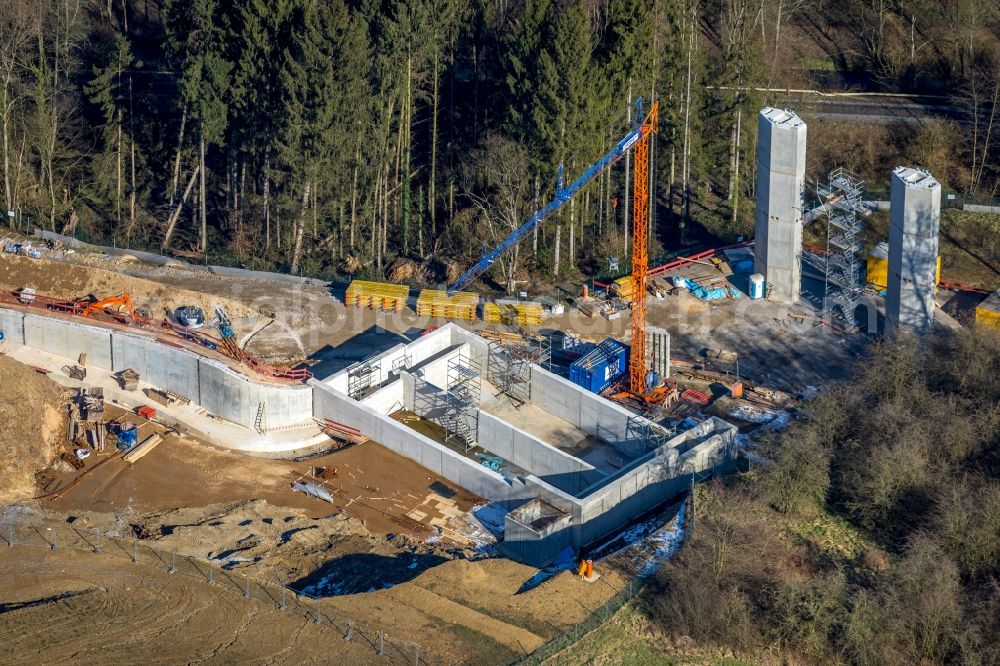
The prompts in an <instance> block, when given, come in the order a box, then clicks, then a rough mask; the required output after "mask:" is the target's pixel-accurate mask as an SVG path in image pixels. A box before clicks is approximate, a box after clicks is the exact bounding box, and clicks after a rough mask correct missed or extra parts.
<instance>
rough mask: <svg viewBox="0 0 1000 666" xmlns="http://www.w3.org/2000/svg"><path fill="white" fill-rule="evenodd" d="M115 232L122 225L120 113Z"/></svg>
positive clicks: (117, 145)
mask: <svg viewBox="0 0 1000 666" xmlns="http://www.w3.org/2000/svg"><path fill="white" fill-rule="evenodd" d="M115 146H116V147H115V231H116V232H117V231H118V230H119V229H120V228H121V224H122V187H123V185H122V161H123V160H122V112H121V110H120V109H119V111H118V128H117V132H116V134H115Z"/></svg>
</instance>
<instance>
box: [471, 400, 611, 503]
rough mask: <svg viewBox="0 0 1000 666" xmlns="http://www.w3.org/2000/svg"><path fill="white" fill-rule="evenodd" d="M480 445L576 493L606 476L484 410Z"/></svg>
mask: <svg viewBox="0 0 1000 666" xmlns="http://www.w3.org/2000/svg"><path fill="white" fill-rule="evenodd" d="M479 445H480V446H482V447H483V448H484V449H486V450H487V451H489V452H491V453H493V454H494V455H498V456H500V457H501V458H504V459H505V460H509V461H510V462H512V463H513V464H515V465H517V466H518V467H521V468H523V469H526V470H531V472H532V474H533V475H534V476H537V477H538V478H540V479H541V480H543V481H546V482H547V483H549V484H551V485H553V486H555V487H556V488H559V489H561V490H563V491H565V492H567V493H570V494H572V495H576V494H577V493H579V492H580V491H581V490H583V489H584V488H586V487H588V486H590V485H592V484H593V483H596V482H597V481H600V480H601V479H602V478H604V474H603V473H602V472H600V471H599V470H597V469H596V468H595V467H594V466H593V465H590V464H589V463H587V462H585V461H583V460H580V459H579V458H576V457H574V456H571V455H569V454H568V453H564V452H563V451H560V450H559V449H557V448H555V447H553V446H550V445H549V444H546V443H545V442H543V441H541V440H540V439H538V438H536V437H534V436H533V435H530V434H529V433H526V432H525V431H523V430H520V429H518V428H515V427H514V426H512V425H510V424H509V423H507V422H505V421H502V420H501V419H498V418H497V417H495V416H493V415H492V414H487V413H486V412H482V411H481V412H479Z"/></svg>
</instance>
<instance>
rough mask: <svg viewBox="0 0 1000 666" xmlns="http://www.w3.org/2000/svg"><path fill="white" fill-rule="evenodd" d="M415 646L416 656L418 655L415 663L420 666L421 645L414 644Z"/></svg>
mask: <svg viewBox="0 0 1000 666" xmlns="http://www.w3.org/2000/svg"><path fill="white" fill-rule="evenodd" d="M413 645H414V646H415V647H416V655H417V658H416V661H414V662H413V663H414V664H416V666H420V644H419V643H414V644H413Z"/></svg>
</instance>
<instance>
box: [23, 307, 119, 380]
mask: <svg viewBox="0 0 1000 666" xmlns="http://www.w3.org/2000/svg"><path fill="white" fill-rule="evenodd" d="M24 344H25V345H27V346H28V347H34V348H35V349H41V350H43V351H46V352H48V353H50V354H55V355H56V356H62V357H63V358H66V359H69V360H71V361H73V362H74V363H76V362H77V361H78V360H79V358H80V354H86V355H87V365H92V366H94V367H96V368H100V369H102V370H111V369H112V353H111V331H109V330H108V329H106V328H98V327H96V326H88V325H86V324H78V323H76V322H73V321H65V320H62V319H56V318H53V317H43V316H39V315H33V314H26V315H24Z"/></svg>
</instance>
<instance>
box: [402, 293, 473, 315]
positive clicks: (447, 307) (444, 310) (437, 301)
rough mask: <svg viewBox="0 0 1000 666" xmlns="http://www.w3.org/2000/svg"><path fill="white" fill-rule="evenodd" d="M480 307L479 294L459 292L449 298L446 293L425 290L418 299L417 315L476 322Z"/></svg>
mask: <svg viewBox="0 0 1000 666" xmlns="http://www.w3.org/2000/svg"><path fill="white" fill-rule="evenodd" d="M478 305H479V294H476V293H473V292H468V291H459V292H455V293H454V294H452V295H451V296H449V295H448V292H446V291H435V290H433V289H424V290H422V291H421V292H420V295H419V296H418V297H417V315H418V316H421V317H443V318H445V319H465V320H467V321H475V320H476V308H477V307H478Z"/></svg>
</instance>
